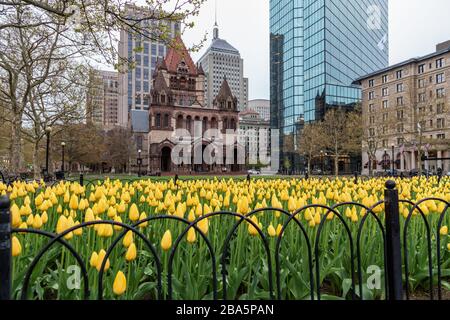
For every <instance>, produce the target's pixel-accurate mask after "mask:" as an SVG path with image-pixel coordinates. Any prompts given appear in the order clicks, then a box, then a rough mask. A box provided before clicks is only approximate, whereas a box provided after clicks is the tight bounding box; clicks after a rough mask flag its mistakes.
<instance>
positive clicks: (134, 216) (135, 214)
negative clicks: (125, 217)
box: [129, 203, 139, 222]
mask: <svg viewBox="0 0 450 320" xmlns="http://www.w3.org/2000/svg"><path fill="white" fill-rule="evenodd" d="M129 218H130V220H131V221H133V222H136V221H138V220H139V210H138V207H137V206H136V204H134V203H133V204H132V205H131V207H130V212H129Z"/></svg>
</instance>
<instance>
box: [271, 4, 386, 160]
mask: <svg viewBox="0 0 450 320" xmlns="http://www.w3.org/2000/svg"><path fill="white" fill-rule="evenodd" d="M270 32H271V37H270V42H271V43H270V51H271V52H270V58H271V70H270V71H271V126H272V128H275V129H280V139H281V141H280V143H281V145H280V151H281V154H282V156H283V154H286V153H290V152H292V153H295V151H296V150H297V147H298V146H297V143H298V134H299V133H300V132H301V129H302V127H303V125H304V123H305V122H311V121H314V120H320V119H321V118H323V116H324V114H325V112H326V110H327V109H328V108H331V107H334V106H343V107H349V108H351V107H352V106H354V105H355V103H357V102H359V101H360V100H361V90H360V89H359V88H357V87H354V86H352V82H353V81H354V80H355V79H357V78H358V77H360V76H362V75H365V74H368V73H371V72H374V71H375V70H379V69H381V68H384V67H387V66H388V63H389V61H388V58H389V56H388V52H389V47H388V0H270ZM294 161H295V160H294Z"/></svg>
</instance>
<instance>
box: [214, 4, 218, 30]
mask: <svg viewBox="0 0 450 320" xmlns="http://www.w3.org/2000/svg"><path fill="white" fill-rule="evenodd" d="M214 10H215V20H214V21H215V23H214V26H216V27H217V0H216V7H215V9H214Z"/></svg>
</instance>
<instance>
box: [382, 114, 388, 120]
mask: <svg viewBox="0 0 450 320" xmlns="http://www.w3.org/2000/svg"><path fill="white" fill-rule="evenodd" d="M387 120H388V114H387V113H383V121H387Z"/></svg>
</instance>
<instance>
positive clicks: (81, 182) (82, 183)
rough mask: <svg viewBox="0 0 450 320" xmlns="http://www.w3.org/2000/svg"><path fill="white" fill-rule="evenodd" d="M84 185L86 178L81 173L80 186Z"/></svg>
mask: <svg viewBox="0 0 450 320" xmlns="http://www.w3.org/2000/svg"><path fill="white" fill-rule="evenodd" d="M83 185H84V176H83V174H82V173H81V174H80V186H83Z"/></svg>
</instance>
